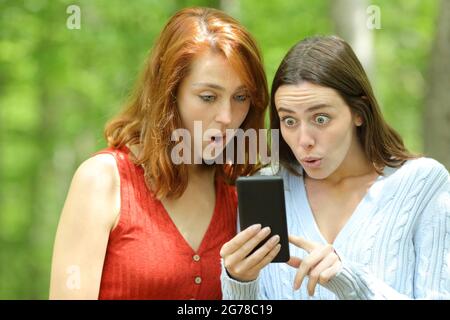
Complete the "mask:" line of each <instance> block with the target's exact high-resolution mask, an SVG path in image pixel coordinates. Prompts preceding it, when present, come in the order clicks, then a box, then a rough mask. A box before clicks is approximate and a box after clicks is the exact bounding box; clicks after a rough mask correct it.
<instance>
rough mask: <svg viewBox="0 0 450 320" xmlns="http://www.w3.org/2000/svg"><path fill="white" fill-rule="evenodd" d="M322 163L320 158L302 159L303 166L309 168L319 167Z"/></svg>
mask: <svg viewBox="0 0 450 320" xmlns="http://www.w3.org/2000/svg"><path fill="white" fill-rule="evenodd" d="M321 163H322V159H311V160H303V161H302V164H303V166H305V167H309V168H317V167H320V165H321Z"/></svg>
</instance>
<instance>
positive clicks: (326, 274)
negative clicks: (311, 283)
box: [319, 259, 342, 285]
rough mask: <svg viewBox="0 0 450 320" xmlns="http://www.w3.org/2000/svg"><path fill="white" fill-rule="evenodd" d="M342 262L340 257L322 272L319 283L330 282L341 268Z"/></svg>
mask: <svg viewBox="0 0 450 320" xmlns="http://www.w3.org/2000/svg"><path fill="white" fill-rule="evenodd" d="M341 268H342V262H341V261H340V260H339V259H338V260H337V261H336V262H335V263H334V264H333V265H332V266H331V267H330V268H328V269H326V270H325V271H323V272H322V273H320V277H319V283H320V284H322V285H323V284H326V283H328V282H329V281H330V280H331V279H332V278H333V277H334V276H336V274H337V273H338V272H339V271H340V270H341Z"/></svg>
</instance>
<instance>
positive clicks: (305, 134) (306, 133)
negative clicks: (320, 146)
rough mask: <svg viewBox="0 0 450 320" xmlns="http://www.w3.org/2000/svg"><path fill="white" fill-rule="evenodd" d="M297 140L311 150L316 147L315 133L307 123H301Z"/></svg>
mask: <svg viewBox="0 0 450 320" xmlns="http://www.w3.org/2000/svg"><path fill="white" fill-rule="evenodd" d="M297 142H298V145H299V146H300V147H302V148H303V149H305V150H310V149H312V148H313V147H314V145H315V139H314V136H313V133H312V132H311V129H310V128H308V126H307V125H305V124H302V125H300V128H299V132H298V137H297Z"/></svg>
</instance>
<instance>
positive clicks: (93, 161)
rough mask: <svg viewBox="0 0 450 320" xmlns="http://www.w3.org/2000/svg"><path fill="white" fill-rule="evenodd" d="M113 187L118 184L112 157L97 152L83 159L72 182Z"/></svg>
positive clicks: (116, 171)
mask: <svg viewBox="0 0 450 320" xmlns="http://www.w3.org/2000/svg"><path fill="white" fill-rule="evenodd" d="M74 182H75V183H80V184H88V185H91V184H94V187H95V186H109V187H114V186H116V185H118V184H119V172H118V170H117V164H116V160H115V159H114V157H113V156H112V155H110V154H98V155H95V156H93V157H91V158H89V159H87V160H85V161H84V162H83V163H82V164H81V165H80V166H79V167H78V169H77V171H76V172H75V175H74V178H73V181H72V184H73V183H74Z"/></svg>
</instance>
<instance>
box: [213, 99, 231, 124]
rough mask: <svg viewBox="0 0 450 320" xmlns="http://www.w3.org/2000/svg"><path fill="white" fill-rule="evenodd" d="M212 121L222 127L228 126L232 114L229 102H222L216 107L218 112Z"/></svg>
mask: <svg viewBox="0 0 450 320" xmlns="http://www.w3.org/2000/svg"><path fill="white" fill-rule="evenodd" d="M214 120H215V121H216V122H218V123H221V124H223V125H224V126H228V125H229V124H230V123H231V120H232V113H231V103H230V102H224V103H222V104H220V105H218V110H217V113H216V117H215V119H214Z"/></svg>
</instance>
